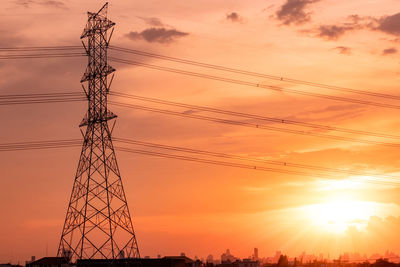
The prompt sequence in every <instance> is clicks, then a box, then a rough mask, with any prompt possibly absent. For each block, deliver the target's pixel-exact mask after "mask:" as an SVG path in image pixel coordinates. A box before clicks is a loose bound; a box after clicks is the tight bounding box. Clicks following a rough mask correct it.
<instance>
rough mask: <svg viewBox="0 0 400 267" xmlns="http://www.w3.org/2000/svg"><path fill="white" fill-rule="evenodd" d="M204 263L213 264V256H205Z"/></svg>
mask: <svg viewBox="0 0 400 267" xmlns="http://www.w3.org/2000/svg"><path fill="white" fill-rule="evenodd" d="M206 262H207V263H214V257H213V255H211V254H210V255H208V256H207V259H206Z"/></svg>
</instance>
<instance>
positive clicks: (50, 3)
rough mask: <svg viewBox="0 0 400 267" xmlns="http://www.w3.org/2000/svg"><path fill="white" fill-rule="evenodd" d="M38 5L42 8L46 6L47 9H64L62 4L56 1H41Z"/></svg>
mask: <svg viewBox="0 0 400 267" xmlns="http://www.w3.org/2000/svg"><path fill="white" fill-rule="evenodd" d="M39 4H40V5H42V6H48V7H55V8H66V6H65V4H64V2H61V1H57V0H46V1H41V2H39Z"/></svg>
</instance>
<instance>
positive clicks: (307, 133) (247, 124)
mask: <svg viewBox="0 0 400 267" xmlns="http://www.w3.org/2000/svg"><path fill="white" fill-rule="evenodd" d="M109 103H110V104H112V105H115V106H120V107H126V108H132V109H137V110H144V111H150V112H156V113H161V114H167V115H174V116H179V117H185V118H191V119H198V120H204V121H210V122H216V123H223V124H230V125H236V126H244V127H250V128H258V129H265V130H271V131H278V132H284V133H292V134H300V135H305V136H314V137H321V138H328V139H334V140H340V141H350V142H357V143H364V144H373V145H383V146H389V147H400V144H395V143H385V142H379V141H372V140H362V139H355V138H351V137H344V136H336V135H328V134H321V133H316V132H311V131H302V130H294V129H285V128H279V127H275V126H268V125H263V124H257V123H251V122H243V121H235V120H227V119H221V118H216V117H210V116H202V115H195V114H187V113H182V112H177V111H172V110H166V109H158V108H152V107H145V106H139V105H132V104H128V103H122V102H116V101H109Z"/></svg>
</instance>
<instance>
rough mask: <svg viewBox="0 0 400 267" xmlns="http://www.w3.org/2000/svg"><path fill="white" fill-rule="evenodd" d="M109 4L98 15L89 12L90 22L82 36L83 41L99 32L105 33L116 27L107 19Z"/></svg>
mask: <svg viewBox="0 0 400 267" xmlns="http://www.w3.org/2000/svg"><path fill="white" fill-rule="evenodd" d="M107 10H108V2H107V3H105V4H104V6H103V7H102V8H100V10H99V11H97V13H93V12H88V22H87V24H86V27H85V29H84V30H83V33H82V35H81V39H83V38H85V37H89V36H92V35H94V34H95V33H98V32H105V31H107V30H108V29H110V28H111V27H113V26H114V25H115V23H114V22H112V21H111V20H109V19H108V18H107Z"/></svg>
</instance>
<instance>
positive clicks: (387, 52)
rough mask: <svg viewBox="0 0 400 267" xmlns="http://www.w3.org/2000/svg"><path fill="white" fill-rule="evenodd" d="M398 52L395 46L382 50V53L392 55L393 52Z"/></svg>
mask: <svg viewBox="0 0 400 267" xmlns="http://www.w3.org/2000/svg"><path fill="white" fill-rule="evenodd" d="M396 53H397V49H396V48H394V47H391V48H387V49H384V50H383V51H382V55H392V54H396Z"/></svg>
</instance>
